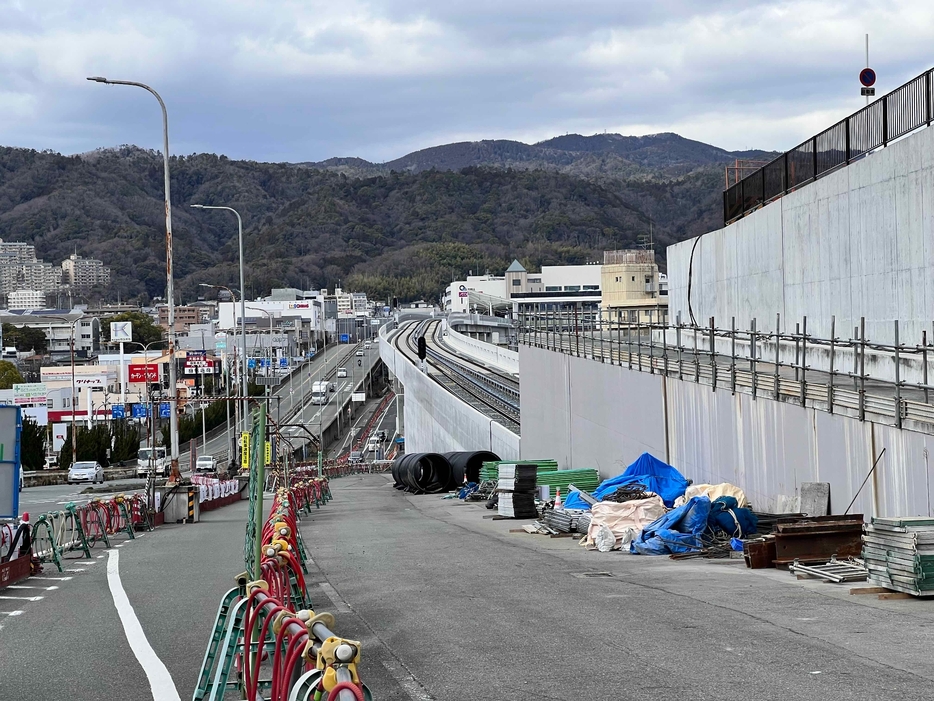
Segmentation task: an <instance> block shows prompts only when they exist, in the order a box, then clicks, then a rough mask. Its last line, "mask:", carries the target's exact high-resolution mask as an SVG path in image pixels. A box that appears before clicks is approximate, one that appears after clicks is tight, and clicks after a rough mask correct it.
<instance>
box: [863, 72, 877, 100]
mask: <svg viewBox="0 0 934 701" xmlns="http://www.w3.org/2000/svg"><path fill="white" fill-rule="evenodd" d="M859 82H860V85H862V86H863V87H864V88H871V87H872V86H873V85H875V84H876V72H875V71H874V70H872V69H871V68H864V69H863V70H861V71H860V72H859ZM863 94H864V95H865V93H863ZM873 94H875V93H873Z"/></svg>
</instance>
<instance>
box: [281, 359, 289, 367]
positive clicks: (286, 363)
mask: <svg viewBox="0 0 934 701" xmlns="http://www.w3.org/2000/svg"><path fill="white" fill-rule="evenodd" d="M279 367H280V368H287V367H289V359H288V358H279Z"/></svg>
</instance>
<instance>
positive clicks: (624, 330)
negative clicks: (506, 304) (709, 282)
mask: <svg viewBox="0 0 934 701" xmlns="http://www.w3.org/2000/svg"><path fill="white" fill-rule="evenodd" d="M607 311H610V312H612V310H605V311H604V313H602V314H598V315H595V316H590V317H586V318H585V317H583V316H581V315H579V314H577V313H575V312H574V311H554V312H541V313H523V314H520V317H519V343H520V344H523V345H527V346H534V347H536V348H544V349H547V350H553V351H557V352H561V353H568V354H571V355H575V356H577V357H582V358H588V359H592V360H594V361H598V362H604V363H611V364H614V365H620V366H626V367H627V368H628V369H630V370H635V371H638V372H648V373H652V374H662V375H665V376H667V377H671V378H675V379H678V380H685V381H689V382H696V383H699V384H706V385H710V387H711V389H712V390H713V391H718V390H721V389H723V390H726V391H730V392H733V393H737V392H741V393H746V394H751V395H752V396H753V397H762V398H766V399H773V400H775V401H784V402H792V403H798V404H800V405H801V406H809V407H813V408H816V409H820V410H823V411H828V412H830V413H841V414H845V415H849V416H854V417H857V418H859V419H860V420H861V421H863V420H867V419H868V420H872V421H876V422H877V423H887V424H891V425H894V426H897V427H899V428H903V427H907V428H913V429H917V430H922V431H925V432H928V433H934V403H932V402H934V385H932V384H931V380H930V378H929V365H930V364H931V363H934V343H932V342H931V341H934V334H932V335H931V336H930V338H929V335H928V332H927V331H924V332H923V333H922V334H921V338H920V339H917V341H918V342H917V343H903V342H901V341H900V340H899V334H898V327H899V324H898V321H895V322H893V323H894V327H895V343H892V344H885V343H874V342H872V341H871V340H870V339H868V338H866V332H865V320H861V321H860V325H859V326H857V327H855V328H854V329H851V330H848V331H852V333H848V334H846V335H840V336H838V335H837V333H836V329H835V323H834V322H833V321H832V322H831V329H832V330H831V337H830V338H821V337H817V336H813V335H811V334H809V333H808V330H807V317H805V318H803V319H802V320H801V321H798V322H795V323H794V327H795V330H794V331H793V332H791V331H784V332H783V331H760V330H757V323H756V320H755V319H753V320H751V322H750V323H749V326H748V328H746V329H741V328H737V326H736V320H735V318H734V319H731V320H730V326H729V328H723V327H718V326H717V325H716V323H715V319H714V318H713V317H711V318H710V319H709V320H708V325H707V326H689V325H685V324H681V323H680V322H676V323H673V324H666V323H651V324H650V323H638V322H635V321H633V322H630V321H625V320H620V319H617V318H615V316H613V315H612V314H611V313H607ZM781 321H782V320H781V318H780V317H776V319H775V328H776V329H781V328H782V323H781ZM787 323H788V322H787V321H786V328H787ZM932 330H934V326H932Z"/></svg>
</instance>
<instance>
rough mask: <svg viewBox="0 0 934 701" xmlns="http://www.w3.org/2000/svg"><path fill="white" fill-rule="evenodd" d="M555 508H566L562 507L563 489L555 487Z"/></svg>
mask: <svg viewBox="0 0 934 701" xmlns="http://www.w3.org/2000/svg"><path fill="white" fill-rule="evenodd" d="M555 508H556V509H563V508H564V507H563V506H562V505H561V487H555Z"/></svg>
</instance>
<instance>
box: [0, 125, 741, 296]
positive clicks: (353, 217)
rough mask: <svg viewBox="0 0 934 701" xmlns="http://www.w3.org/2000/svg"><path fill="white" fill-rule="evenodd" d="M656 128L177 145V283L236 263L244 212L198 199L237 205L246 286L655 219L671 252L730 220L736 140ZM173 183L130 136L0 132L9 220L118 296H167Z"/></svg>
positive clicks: (436, 267) (382, 289) (395, 285)
mask: <svg viewBox="0 0 934 701" xmlns="http://www.w3.org/2000/svg"><path fill="white" fill-rule="evenodd" d="M659 137H665V138H655V137H620V136H618V135H598V136H594V137H571V136H568V137H558V138H557V139H552V140H550V141H548V142H542V144H536V145H534V146H527V145H525V144H519V143H518V142H481V144H486V145H488V146H480V147H477V148H473V147H468V146H465V145H461V144H452V145H449V146H443V147H438V148H436V149H427V150H425V151H420V152H417V153H416V154H410V155H409V156H406V157H405V158H403V159H399V162H392V163H389V164H383V165H380V166H374V165H373V164H368V163H367V162H366V161H363V160H362V159H332V161H331V162H330V165H328V166H325V165H324V164H298V165H296V164H273V163H257V162H252V161H233V160H230V159H228V158H226V157H224V156H215V155H211V154H197V155H192V156H185V157H175V158H173V159H172V164H171V172H172V202H173V229H174V244H175V268H176V281H177V282H176V285H177V289H178V291H179V295H178V298H179V300H180V301H182V302H184V301H189V300H191V299H193V298H194V297H195V296H196V295H197V294H198V293H199V288H198V283H200V282H209V283H221V284H227V285H232V286H233V285H236V281H237V226H236V218H235V217H234V216H233V215H232V214H229V213H226V212H214V211H204V210H195V209H191V208H190V207H189V205H190V204H193V203H204V204H223V205H228V206H232V207H235V208H236V209H238V210H239V211H240V213H241V214H242V215H243V218H244V222H243V223H244V237H245V248H246V258H247V268H248V273H247V294H248V295H256V294H262V293H265V292H267V291H268V290H269V289H270V288H271V287H278V286H295V287H303V288H318V287H323V286H328V287H333V286H334V285H336V284H339V283H343V285H344V287H345V288H353V289H363V290H366V291H367V292H369V293H370V294H371V296H374V297H376V298H383V299H385V298H386V297H388V296H390V295H396V296H399V297H400V298H402V299H412V298H416V297H426V298H430V297H436V296H437V295H438V293H439V292H440V290H441V288H442V286H443V285H444V284H445V283H446V282H447V281H449V280H450V279H451V277H452V276H463V275H465V274H467V272H468V271H470V270H472V271H474V272H476V271H478V270H481V271H482V270H486V269H489V270H491V271H500V272H501V271H502V269H503V268H505V266H506V265H508V263H509V262H510V261H511V260H512V259H513V258H514V257H518V258H519V259H520V260H521V261H522V262H523V263H524V264H525V265H526V267H528V268H529V269H535V268H537V267H538V266H540V265H542V264H546V265H547V264H558V263H582V262H587V261H593V260H599V259H600V257H601V253H602V251H603V250H604V249H609V248H621V247H626V246H631V245H634V244H635V242H636V241H637V240H638V237H639V236H640V235H642V234H644V233H647V231H648V229H649V220H650V219H651V220H652V222H653V223H654V227H653V228H654V234H655V240H656V242H657V245H656V250H658V251H660V252H662V253H663V252H664V246H665V245H667V244H668V243H670V242H672V241H676V240H680V239H683V238H686V237H689V236H693V235H695V234H698V233H701V232H702V231H706V230H708V229H711V228H714V227H716V226H718V225H719V217H720V207H721V204H720V197H721V195H720V192H721V189H722V183H723V164H724V163H726V162H728V161H730V160H731V159H733V158H735V157H737V155H736V154H728V153H727V152H725V151H722V150H721V149H717V148H715V147H712V146H707V145H706V144H700V143H699V142H693V141H689V140H687V139H682V138H681V137H677V136H676V135H659ZM504 143H505V144H507V145H506V146H503V144H504ZM574 149H576V150H574ZM530 150H531V151H530ZM543 153H544V154H550V155H548V158H545V157H544V156H543V155H542V154H543ZM459 154H460V155H459ZM554 154H558V156H555V155H554ZM561 154H564V155H561ZM569 154H570V155H569ZM526 156H528V158H526ZM523 158H525V160H523ZM561 158H564V159H565V160H566V163H564V165H561V166H560V167H558V165H556V163H557V161H559V160H560V159H561ZM393 163H395V164H396V165H393ZM520 163H521V164H524V165H522V167H520V165H519V164H520ZM620 164H622V165H620ZM309 166H312V167H309ZM387 166H388V167H387ZM397 166H398V167H397ZM588 169H589V171H588ZM626 169H628V170H629V172H630V175H629V176H623V175H622V174H621V173H622V172H623V171H624V170H626ZM358 176H360V177H358ZM162 186H163V183H162V160H161V156H160V155H159V154H158V153H155V152H150V151H144V150H141V149H138V148H135V147H122V148H118V149H104V150H100V151H95V152H92V153H89V154H83V155H80V156H62V155H59V154H56V153H51V152H36V151H30V150H24V149H15V148H0V237H2V238H3V239H4V240H9V241H26V242H30V243H33V244H35V246H36V252H37V254H38V256H39V257H40V258H44V259H45V260H47V261H50V262H58V261H59V260H61V259H62V258H64V257H67V255H69V254H70V253H72V252H74V250H75V248H77V251H78V253H79V254H81V255H84V256H86V257H96V258H100V259H101V260H103V261H104V263H105V264H106V265H109V266H110V267H111V268H112V277H113V287H114V296H116V293H117V292H119V294H120V296H121V297H122V298H123V299H125V300H130V299H142V300H145V299H148V298H151V297H153V296H161V295H163V294H164V290H165V227H164V213H163V205H162V194H163V193H162Z"/></svg>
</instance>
